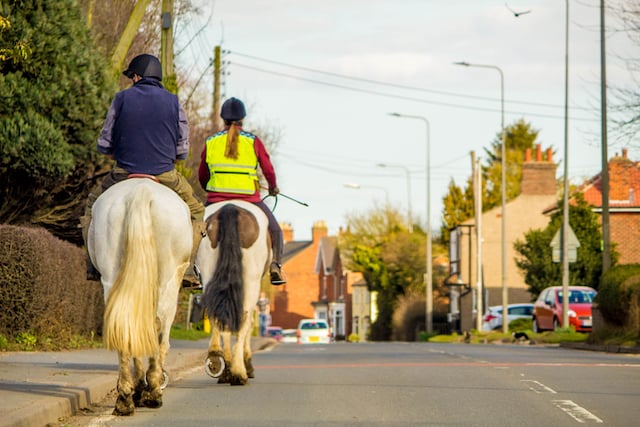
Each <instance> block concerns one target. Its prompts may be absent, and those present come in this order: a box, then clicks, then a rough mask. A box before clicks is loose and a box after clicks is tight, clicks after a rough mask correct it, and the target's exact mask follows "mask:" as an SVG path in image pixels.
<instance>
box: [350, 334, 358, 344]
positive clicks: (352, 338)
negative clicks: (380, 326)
mask: <svg viewBox="0 0 640 427" xmlns="http://www.w3.org/2000/svg"><path fill="white" fill-rule="evenodd" d="M349 342H360V336H359V335H358V334H350V335H349Z"/></svg>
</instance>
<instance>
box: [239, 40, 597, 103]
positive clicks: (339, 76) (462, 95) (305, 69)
mask: <svg viewBox="0 0 640 427" xmlns="http://www.w3.org/2000/svg"><path fill="white" fill-rule="evenodd" d="M229 53H231V54H233V55H237V56H241V57H244V58H249V59H253V60H256V61H260V62H266V63H269V64H274V65H280V66H283V67H288V68H294V69H297V70H302V71H308V72H312V73H317V74H323V75H326V76H332V77H338V78H341V79H347V80H352V81H359V82H363V83H370V84H375V85H380V86H388V87H393V88H396V89H404V90H411V91H419V92H428V93H433V94H437V95H445V96H454V97H460V98H467V99H478V100H484V101H494V102H499V101H500V99H496V98H491V97H486V96H477V95H469V94H463V93H456V92H449V91H443V90H436V89H427V88H422V87H417V86H409V85H402V84H398V83H390V82H383V81H380V80H373V79H368V78H364V77H355V76H349V75H346V74H340V73H334V72H331V71H325V70H319V69H315V68H310V67H304V66H300V65H294V64H288V63H285V62H281V61H274V60H272V59H267V58H261V57H258V56H255V55H249V54H246V53H241V52H236V51H229ZM507 102H508V103H510V104H523V105H531V106H537V107H548V108H558V109H563V108H564V105H556V104H547V103H541V102H531V101H518V100H513V99H509V100H507ZM573 108H574V109H577V110H585V111H590V110H591V109H589V108H585V107H580V106H575V107H573Z"/></svg>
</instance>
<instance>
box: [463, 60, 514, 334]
mask: <svg viewBox="0 0 640 427" xmlns="http://www.w3.org/2000/svg"><path fill="white" fill-rule="evenodd" d="M454 64H455V65H462V66H463V67H479V68H491V69H494V70H496V71H498V73H500V112H501V120H500V129H501V133H502V135H501V136H502V138H501V139H502V147H501V156H502V159H501V162H500V165H501V169H502V176H501V181H502V188H501V192H502V332H504V333H506V332H508V331H509V324H508V320H507V315H508V313H507V303H508V301H507V300H508V298H509V294H508V292H507V178H506V176H507V175H506V173H507V149H506V140H505V139H506V134H505V129H504V74H503V73H502V70H501V69H500V67H498V66H495V65H484V64H470V63H468V62H464V61H461V62H454ZM478 310H482V307H478Z"/></svg>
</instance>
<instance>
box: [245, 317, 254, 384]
mask: <svg viewBox="0 0 640 427" xmlns="http://www.w3.org/2000/svg"><path fill="white" fill-rule="evenodd" d="M251 317H252V318H253V316H251ZM251 328H253V322H252V323H251ZM251 355H252V353H251V334H247V338H246V339H245V340H244V367H245V369H246V370H247V377H249V378H255V371H254V369H253V363H252V361H251Z"/></svg>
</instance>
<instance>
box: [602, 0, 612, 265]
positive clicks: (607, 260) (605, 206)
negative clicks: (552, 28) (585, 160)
mask: <svg viewBox="0 0 640 427" xmlns="http://www.w3.org/2000/svg"><path fill="white" fill-rule="evenodd" d="M604 17H605V7H604V0H600V111H601V119H600V120H601V124H600V126H601V130H600V132H601V133H602V136H601V138H602V142H601V143H600V145H601V156H602V159H601V162H602V172H601V178H602V243H603V244H602V274H604V273H606V272H607V271H609V269H610V268H611V231H610V230H611V229H610V226H609V222H610V219H609V158H608V157H609V155H608V154H607V144H608V142H607V61H606V48H605V30H604Z"/></svg>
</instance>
